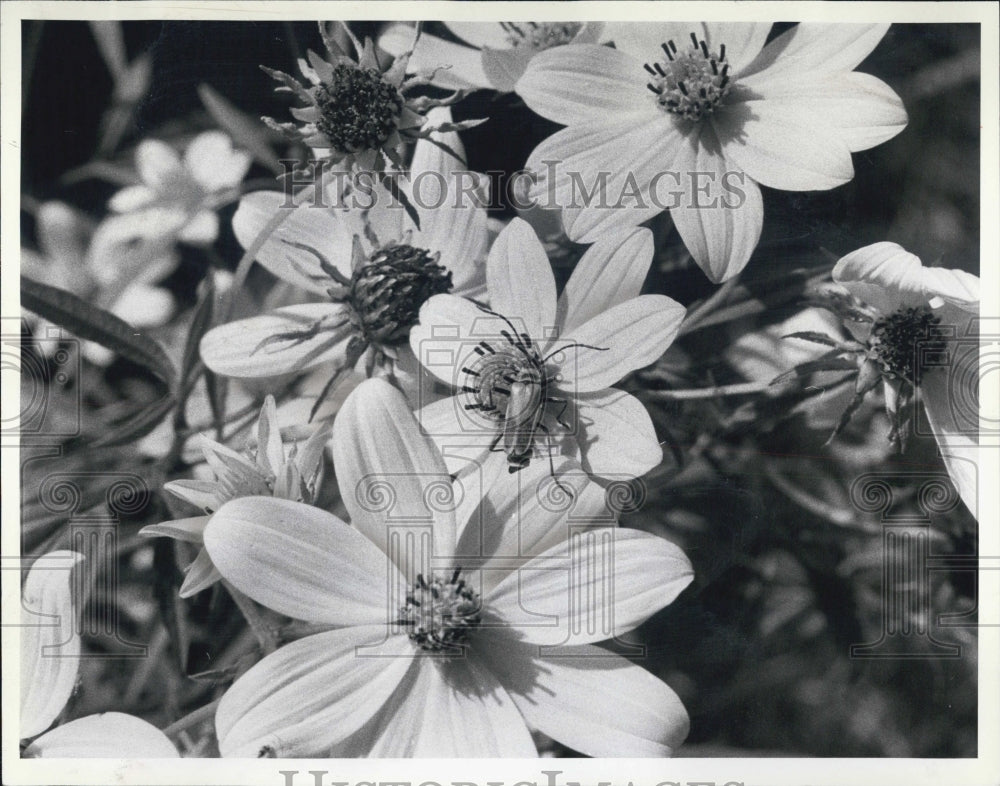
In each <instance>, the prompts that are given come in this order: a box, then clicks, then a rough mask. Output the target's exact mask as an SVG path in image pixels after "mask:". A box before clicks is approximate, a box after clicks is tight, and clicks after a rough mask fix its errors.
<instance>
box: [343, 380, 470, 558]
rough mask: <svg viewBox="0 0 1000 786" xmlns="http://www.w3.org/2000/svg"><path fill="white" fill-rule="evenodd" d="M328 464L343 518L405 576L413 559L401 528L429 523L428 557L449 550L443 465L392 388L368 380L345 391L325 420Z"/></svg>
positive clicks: (451, 537) (451, 518)
mask: <svg viewBox="0 0 1000 786" xmlns="http://www.w3.org/2000/svg"><path fill="white" fill-rule="evenodd" d="M333 464H334V466H335V467H336V468H337V483H338V485H339V486H340V495H341V498H342V499H343V501H344V505H346V506H347V510H348V511H349V512H350V514H351V523H352V524H353V526H354V527H356V528H357V529H358V530H360V531H361V532H363V533H364V534H365V536H366V537H368V538H369V539H370V540H371V541H372V542H373V543H375V544H376V545H377V546H378V547H379V548H380V549H382V551H383V552H385V553H387V554H390V556H392V557H393V559H396V560H397V564H398V565H400V567H401V568H402V569H403V570H404V573H405V574H406V575H407V576H409V574H410V570H409V568H410V567H411V566H414V565H415V564H416V562H417V560H418V558H419V557H420V554H416V555H413V554H409V553H408V552H407V551H406V550H405V548H404V542H405V540H406V532H407V529H409V530H410V531H411V532H413V533H415V534H416V533H417V530H415V529H414V528H415V527H418V526H421V525H422V526H423V527H425V528H431V529H432V538H433V548H434V552H433V553H434V556H436V557H443V558H447V557H449V556H451V554H453V553H454V550H455V542H456V540H457V533H456V528H457V525H456V523H455V504H456V502H455V499H454V497H453V495H452V485H451V478H450V477H449V475H448V469H447V467H446V466H445V463H444V459H443V458H442V456H441V453H440V452H439V451H438V449H437V447H435V445H434V442H433V441H432V440H431V439H430V437H428V436H426V435H424V434H422V433H421V431H420V426H419V425H418V424H417V421H416V418H414V416H413V413H412V412H411V411H410V408H409V405H408V404H407V402H406V397H405V396H404V395H403V394H402V393H400V392H399V391H398V390H396V388H394V387H392V386H391V385H390V384H389V383H387V382H385V381H384V380H381V379H371V380H367V381H365V382H362V383H361V384H360V385H358V387H357V388H355V389H354V391H353V392H352V393H351V395H350V396H348V397H347V400H346V401H345V402H344V405H343V407H341V409H340V412H339V414H338V415H337V419H336V420H335V421H334V424H333ZM397 538H398V540H397ZM400 549H402V551H400ZM416 569H417V570H418V571H419V570H420V569H421V568H420V567H419V566H417V567H416Z"/></svg>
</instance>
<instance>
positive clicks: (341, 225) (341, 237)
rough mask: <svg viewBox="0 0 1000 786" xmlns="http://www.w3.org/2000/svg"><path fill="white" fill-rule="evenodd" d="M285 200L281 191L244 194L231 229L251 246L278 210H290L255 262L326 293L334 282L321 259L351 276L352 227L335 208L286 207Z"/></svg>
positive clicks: (300, 283) (284, 276) (276, 273)
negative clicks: (323, 267)
mask: <svg viewBox="0 0 1000 786" xmlns="http://www.w3.org/2000/svg"><path fill="white" fill-rule="evenodd" d="M289 201H290V199H289V197H288V196H287V195H285V194H284V193H282V192H280V191H255V192H253V193H251V194H247V195H246V196H245V197H243V198H242V199H241V200H240V205H239V207H238V208H237V209H236V214H235V215H234V216H233V232H234V234H235V235H236V239H237V240H238V241H239V242H240V245H241V246H243V248H249V247H250V246H251V245H252V244H253V243H254V241H255V240H257V237H258V235H259V234H260V233H261V232H262V231H264V229H265V227H267V225H268V223H269V222H271V221H272V220H274V218H275V216H276V215H278V213H279V212H280V211H283V210H294V213H292V215H290V216H289V217H288V218H286V219H285V220H284V221H283V222H282V223H281V224H280V225H279V226H278V228H277V229H275V230H274V232H273V234H272V235H271V237H270V238H269V239H268V240H267V241H266V242H265V243H264V245H263V246H261V248H260V250H259V251H258V252H257V261H258V262H260V264H261V265H263V266H264V267H265V268H267V269H268V270H269V271H270V272H271V273H273V274H274V275H276V276H278V278H281V279H283V280H285V281H289V282H291V283H292V284H295V285H296V286H300V287H302V288H303V289H306V290H308V291H310V292H316V293H318V294H322V295H325V294H326V293H327V290H328V289H329V287H330V285H331V283H332V282H331V280H330V277H329V276H328V275H327V274H326V273H324V272H323V269H322V267H321V265H320V261H319V258H320V257H323V258H324V259H326V260H327V261H328V262H329V263H330V264H331V265H332V266H333V267H335V268H336V269H337V270H339V271H340V273H342V274H343V275H344V276H345V277H346V278H350V275H351V245H352V242H353V232H352V227H351V225H350V223H349V222H347V221H344V220H342V218H341V217H339V216H338V214H337V213H336V212H335V211H334V210H333V209H327V208H323V207H312V206H307V207H300V208H298V209H296V208H294V207H286V205H287V204H288V202H289ZM358 229H359V231H360V227H359V228H358ZM293 243H294V244H297V245H292V244H293ZM308 249H312V250H314V251H315V253H312V251H310V250H308Z"/></svg>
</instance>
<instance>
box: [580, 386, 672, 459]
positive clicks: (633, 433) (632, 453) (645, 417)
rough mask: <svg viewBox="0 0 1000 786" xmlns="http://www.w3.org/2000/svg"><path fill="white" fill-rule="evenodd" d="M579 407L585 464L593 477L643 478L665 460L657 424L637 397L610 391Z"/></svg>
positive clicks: (585, 398)
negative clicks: (657, 434)
mask: <svg viewBox="0 0 1000 786" xmlns="http://www.w3.org/2000/svg"><path fill="white" fill-rule="evenodd" d="M575 404H576V417H577V419H576V425H577V428H578V429H579V432H578V433H577V434H576V441H577V443H579V445H580V452H581V464H582V465H583V468H584V469H585V470H586V471H587V472H589V473H590V474H591V475H595V476H598V477H606V478H616V477H619V478H620V477H621V476H622V475H625V476H627V477H639V476H640V475H645V474H646V473H647V472H649V471H650V470H651V469H652V468H653V467H655V466H656V465H657V464H659V463H660V461H661V460H662V459H663V449H662V448H661V447H660V443H659V440H657V438H656V429H655V428H653V421H652V420H651V419H650V417H649V413H648V412H647V411H646V408H645V407H644V406H643V405H642V402H641V401H639V399H637V398H636V397H635V396H632V395H630V394H628V393H626V392H625V391H623V390H616V389H615V388H609V389H608V390H604V391H601V392H600V393H588V394H586V395H583V396H580V397H578V398H577V399H576V402H575Z"/></svg>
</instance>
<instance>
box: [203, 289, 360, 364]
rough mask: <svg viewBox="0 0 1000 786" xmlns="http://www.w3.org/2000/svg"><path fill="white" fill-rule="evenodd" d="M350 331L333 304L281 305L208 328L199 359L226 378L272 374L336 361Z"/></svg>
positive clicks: (341, 358) (343, 351)
mask: <svg viewBox="0 0 1000 786" xmlns="http://www.w3.org/2000/svg"><path fill="white" fill-rule="evenodd" d="M321 321H322V323H323V324H322V326H321V327H320V328H319V329H316V328H317V325H319V323H320V322H321ZM352 331H353V327H352V326H351V325H350V324H349V323H348V322H347V318H346V317H345V316H342V309H341V307H340V306H338V305H335V304H331V303H306V304H303V305H301V306H287V307H285V308H279V309H277V310H276V311H272V312H271V313H270V314H264V315H263V316H259V317H250V318H249V319H240V320H237V321H235V322H229V323H227V324H225V325H219V326H218V327H214V328H212V329H211V330H210V331H208V333H206V334H205V335H204V336H203V337H202V339H201V346H200V351H201V358H202V360H204V361H205V365H206V366H208V367H209V368H210V369H212V371H214V372H215V373H216V374H222V375H223V376H227V377H273V376H278V375H279V374H287V373H290V372H293V371H302V370H303V369H307V368H311V367H312V366H317V365H319V364H320V363H326V362H330V361H336V362H338V364H341V365H342V364H343V362H344V358H345V357H346V354H347V338H348V336H349V335H350V333H351V332H352Z"/></svg>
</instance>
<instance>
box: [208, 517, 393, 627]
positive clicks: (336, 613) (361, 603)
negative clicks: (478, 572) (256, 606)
mask: <svg viewBox="0 0 1000 786" xmlns="http://www.w3.org/2000/svg"><path fill="white" fill-rule="evenodd" d="M205 547H206V549H208V553H209V554H210V555H211V557H212V561H213V562H214V563H215V565H216V567H217V568H218V569H219V572H220V573H222V575H223V576H224V577H225V578H226V579H227V580H228V581H230V582H231V583H232V584H233V585H234V586H235V587H236V588H237V589H238V590H240V592H243V593H245V594H247V595H249V596H250V597H251V598H253V599H254V600H255V601H257V602H258V603H261V604H263V605H265V606H267V607H268V608H270V609H274V610H275V611H277V612H280V613H281V614H287V615H288V616H289V617H294V618H296V619H301V620H306V621H308V622H321V623H327V624H330V625H365V624H375V623H379V622H384V621H385V616H386V610H387V608H388V607H389V605H390V604H389V597H388V595H389V591H390V589H389V588H391V587H396V586H400V585H401V577H400V576H399V575H398V574H397V573H396V571H395V570H394V568H393V567H392V565H391V564H390V563H389V560H388V559H387V558H386V556H385V554H384V553H382V552H381V551H379V550H378V548H376V547H375V546H374V545H373V544H372V543H371V542H370V541H369V540H368V539H367V538H365V537H364V535H362V534H361V533H360V532H358V531H357V530H356V529H353V528H352V527H349V526H348V525H347V524H345V523H344V522H342V521H341V520H340V519H338V518H337V517H336V516H334V515H333V514H332V513H327V512H326V511H325V510H320V509H319V508H314V507H312V506H311V505H305V504H303V503H301V502H291V501H289V500H284V499H275V498H273V497H242V498H240V499H236V500H233V501H231V502H227V503H226V504H225V505H223V506H222V507H221V508H219V511H218V513H216V514H215V515H213V516H212V518H211V519H210V520H209V522H208V526H207V527H206V528H205Z"/></svg>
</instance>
